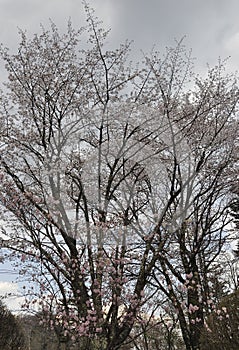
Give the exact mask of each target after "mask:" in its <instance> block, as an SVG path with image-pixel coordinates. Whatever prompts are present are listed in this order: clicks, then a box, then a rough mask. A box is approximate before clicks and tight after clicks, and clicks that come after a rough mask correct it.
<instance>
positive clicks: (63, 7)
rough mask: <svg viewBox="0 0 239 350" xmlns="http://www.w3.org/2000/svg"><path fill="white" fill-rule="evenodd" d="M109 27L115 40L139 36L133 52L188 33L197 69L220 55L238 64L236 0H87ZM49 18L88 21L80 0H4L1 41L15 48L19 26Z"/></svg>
mask: <svg viewBox="0 0 239 350" xmlns="http://www.w3.org/2000/svg"><path fill="white" fill-rule="evenodd" d="M89 4H90V5H91V6H92V7H94V8H95V10H96V14H97V15H98V17H99V18H101V19H102V20H103V21H104V23H105V26H106V27H111V28H112V33H111V37H110V39H111V43H112V44H114V43H115V45H117V44H119V43H120V42H122V41H124V40H125V39H132V40H134V41H135V44H134V52H139V51H140V49H143V50H144V51H149V50H150V49H151V48H152V46H153V45H154V44H156V46H158V47H160V48H162V47H165V46H166V45H170V44H173V42H174V39H175V38H176V39H181V38H182V37H183V36H186V39H185V44H186V46H187V47H188V48H189V49H190V48H192V49H193V56H195V57H196V58H197V61H196V64H197V68H198V69H199V70H201V69H204V68H205V67H206V64H207V63H209V64H210V65H214V64H216V63H217V59H218V57H219V56H221V57H222V58H225V57H227V56H231V57H232V58H231V60H230V62H229V64H230V69H233V70H236V69H238V64H239V21H238V13H239V1H238V0H200V1H199V0H89ZM49 18H51V19H52V20H53V21H54V22H55V23H56V24H57V25H58V26H59V27H61V28H64V27H65V26H66V22H67V20H68V19H69V18H71V19H72V22H73V24H74V26H75V27H77V26H78V27H80V26H82V25H84V18H85V15H84V11H83V6H82V3H81V0H0V21H1V22H0V23H1V32H0V42H2V43H4V45H5V46H9V47H11V48H16V45H17V42H18V34H17V28H18V27H20V28H21V29H26V30H27V31H28V32H29V33H35V32H39V30H40V28H39V24H40V23H42V24H44V25H47V24H48V23H49V22H48V20H49Z"/></svg>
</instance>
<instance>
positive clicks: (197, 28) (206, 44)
mask: <svg viewBox="0 0 239 350" xmlns="http://www.w3.org/2000/svg"><path fill="white" fill-rule="evenodd" d="M89 4H90V5H91V6H92V7H93V8H95V10H96V15H97V16H98V17H99V18H100V19H102V20H103V21H104V24H105V27H106V28H109V27H110V28H111V29H112V31H111V34H110V42H111V44H112V46H114V45H115V46H117V45H118V44H119V43H120V42H122V41H124V40H125V39H130V40H134V45H133V54H135V55H138V54H139V52H140V50H141V49H142V50H143V51H146V52H147V51H149V50H150V49H151V48H152V46H153V45H156V47H158V48H160V49H163V48H164V47H165V46H166V45H172V44H173V43H174V39H178V40H179V39H181V38H182V37H184V36H186V38H185V45H186V46H187V47H188V49H191V48H192V50H193V56H195V57H196V58H197V60H196V62H195V64H196V68H197V70H198V71H199V72H204V71H205V69H206V65H207V64H209V65H210V66H213V65H215V64H216V63H217V60H218V57H219V56H220V57H221V58H226V57H228V56H231V58H230V60H229V63H228V69H229V70H238V66H239V21H238V13H239V1H238V0H200V1H199V0H89ZM49 18H51V19H52V20H53V21H54V22H55V23H56V25H57V26H58V27H60V28H61V29H62V30H64V28H65V27H66V23H67V21H68V19H69V18H71V20H72V22H73V25H74V26H75V27H81V26H82V25H84V24H85V22H84V20H85V15H84V11H83V6H82V3H81V0H0V23H1V31H0V42H1V43H3V44H4V46H7V47H10V48H11V49H12V50H14V49H16V48H17V43H18V28H21V29H26V30H27V31H28V33H29V35H31V34H33V33H36V32H39V31H40V23H42V24H43V25H44V26H45V27H47V25H48V24H49ZM1 74H2V76H4V75H3V73H2V66H1V63H0V75H1ZM6 268H8V269H9V268H10V267H9V266H7V267H6V266H4V265H3V264H0V294H3V293H5V292H6V291H11V289H12V290H13V291H14V292H16V290H17V285H16V284H11V283H9V282H10V281H11V280H12V279H13V278H14V276H13V275H10V274H8V273H7V272H6ZM10 303H11V307H14V301H13V299H11V300H10Z"/></svg>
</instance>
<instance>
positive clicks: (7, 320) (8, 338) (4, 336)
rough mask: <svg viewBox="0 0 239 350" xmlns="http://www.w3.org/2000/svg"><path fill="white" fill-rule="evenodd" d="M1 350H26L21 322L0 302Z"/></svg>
mask: <svg viewBox="0 0 239 350" xmlns="http://www.w3.org/2000/svg"><path fill="white" fill-rule="evenodd" d="M0 349H1V350H25V349H26V345H25V336H24V333H23V330H22V328H21V325H20V322H19V320H18V319H17V318H16V317H15V316H14V315H13V314H12V313H11V312H10V311H9V310H8V309H7V307H6V306H5V305H4V304H3V303H2V301H1V300H0Z"/></svg>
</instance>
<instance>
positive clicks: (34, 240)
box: [0, 6, 238, 350]
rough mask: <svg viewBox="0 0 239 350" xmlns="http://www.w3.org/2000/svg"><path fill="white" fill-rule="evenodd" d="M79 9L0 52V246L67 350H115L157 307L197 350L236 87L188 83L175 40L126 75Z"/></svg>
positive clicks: (222, 78)
mask: <svg viewBox="0 0 239 350" xmlns="http://www.w3.org/2000/svg"><path fill="white" fill-rule="evenodd" d="M86 13H87V22H88V25H87V26H86V28H82V29H80V30H78V31H76V30H74V29H73V28H72V26H71V24H70V23H69V24H68V28H67V31H66V33H65V34H61V33H60V32H59V31H58V29H57V27H56V26H55V25H54V24H53V23H52V24H51V27H50V29H49V30H46V29H44V28H42V32H41V34H40V35H35V36H34V37H33V38H31V39H29V38H28V37H27V35H26V33H25V32H20V37H21V41H20V44H19V48H18V52H17V53H16V54H10V53H9V52H8V50H7V49H4V48H2V49H1V56H2V59H3V61H4V62H5V64H6V69H7V71H8V81H7V83H6V84H5V88H4V92H2V94H1V156H0V159H1V165H0V167H1V168H0V170H1V174H0V176H1V191H0V192H1V193H0V200H1V204H2V208H3V214H5V229H4V230H3V231H4V232H3V233H4V235H3V240H2V245H3V246H4V247H5V248H8V249H11V250H12V251H13V252H14V254H15V257H18V260H19V261H20V264H22V266H23V270H24V273H25V274H28V275H30V276H31V281H32V282H34V283H33V285H34V287H31V288H30V290H29V291H28V287H27V288H26V293H27V294H29V298H28V299H27V301H26V304H25V307H28V308H30V307H31V305H32V304H34V303H35V304H37V305H40V306H41V310H42V315H43V316H44V317H43V318H42V322H45V323H47V324H48V325H49V326H50V327H51V328H52V329H54V330H55V331H56V333H57V334H58V336H59V339H61V341H62V342H63V343H65V346H66V348H67V346H68V347H69V348H73V346H76V347H77V348H78V349H89V350H90V349H102V350H103V349H104V350H106V349H107V350H114V349H119V348H121V349H123V346H125V347H126V344H125V343H127V342H128V341H129V339H130V333H131V331H132V329H134V341H135V329H136V328H134V326H135V325H136V324H138V322H142V324H144V325H145V324H146V323H147V322H146V321H145V320H147V319H148V318H149V317H154V316H157V315H160V310H164V312H167V310H166V308H164V300H165V298H166V300H167V302H170V305H171V307H173V308H174V311H175V314H176V315H177V319H178V322H179V325H180V328H181V331H182V336H183V340H184V343H185V346H186V349H187V350H191V349H194V350H195V349H198V348H199V342H200V333H201V329H202V328H203V325H204V317H205V314H207V312H208V311H209V309H210V306H211V303H213V290H212V288H211V287H210V275H213V269H214V266H215V263H216V261H217V259H218V257H219V256H220V253H221V252H222V250H223V247H224V246H225V244H226V243H227V237H228V233H227V225H228V224H229V222H230V220H231V218H230V216H229V214H228V208H229V205H230V203H231V197H230V196H229V192H230V189H231V187H232V186H233V185H235V176H233V175H232V171H231V169H232V167H233V169H234V171H236V165H235V164H236V157H237V152H236V149H237V147H238V144H237V141H238V122H237V119H236V112H237V103H238V88H237V85H236V78H235V77H233V76H227V75H226V74H225V72H224V71H223V70H224V64H223V63H220V62H219V64H218V66H217V67H215V68H213V69H210V70H209V72H208V77H207V78H206V79H200V78H198V77H195V76H194V75H193V73H192V71H191V68H192V59H191V56H190V54H188V53H187V51H186V50H185V48H184V46H183V43H182V42H179V43H177V44H176V46H175V48H169V49H168V50H167V51H166V54H165V56H164V57H163V58H160V57H161V56H160V55H159V53H158V52H153V53H152V54H151V55H149V56H145V57H144V61H143V62H142V64H140V65H137V66H136V68H134V67H133V66H132V64H131V63H130V61H129V59H128V55H129V51H130V43H129V42H126V43H125V44H122V45H120V47H119V48H118V49H115V50H112V49H111V48H110V47H109V45H108V47H107V42H106V38H107V37H108V34H109V33H108V32H107V31H105V30H103V29H102V26H101V24H100V23H99V22H98V20H97V19H96V18H95V17H94V14H93V13H92V11H91V9H89V8H88V7H87V6H86ZM86 34H87V35H88V41H87V42H85V41H84V42H81V39H82V40H85V36H86ZM192 80H193V81H194V82H195V88H194V89H193V90H190V86H192ZM145 315H147V316H145ZM148 324H150V322H149V323H148Z"/></svg>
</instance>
